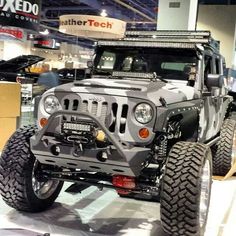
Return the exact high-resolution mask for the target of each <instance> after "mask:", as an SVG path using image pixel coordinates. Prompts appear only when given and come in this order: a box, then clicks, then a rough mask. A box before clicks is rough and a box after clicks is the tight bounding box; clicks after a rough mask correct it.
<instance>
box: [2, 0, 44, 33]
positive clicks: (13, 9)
mask: <svg viewBox="0 0 236 236" xmlns="http://www.w3.org/2000/svg"><path fill="white" fill-rule="evenodd" d="M40 11H41V0H27V1H24V0H0V22H1V25H5V26H15V27H20V28H25V29H29V30H34V31H37V30H38V26H39V20H40V19H39V17H40Z"/></svg>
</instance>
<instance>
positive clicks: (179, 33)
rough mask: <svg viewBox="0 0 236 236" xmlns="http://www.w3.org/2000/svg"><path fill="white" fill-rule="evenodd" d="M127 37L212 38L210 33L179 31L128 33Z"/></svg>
mask: <svg viewBox="0 0 236 236" xmlns="http://www.w3.org/2000/svg"><path fill="white" fill-rule="evenodd" d="M126 36H157V37H158V36H182V37H184V36H185V37H187V36H194V37H197V36H198V37H210V36H211V33H210V31H182V30H181V31H178V30H159V31H126Z"/></svg>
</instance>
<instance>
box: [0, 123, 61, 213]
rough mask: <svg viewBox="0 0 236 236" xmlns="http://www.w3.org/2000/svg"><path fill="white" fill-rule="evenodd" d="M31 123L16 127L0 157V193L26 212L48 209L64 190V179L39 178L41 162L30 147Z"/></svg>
mask: <svg viewBox="0 0 236 236" xmlns="http://www.w3.org/2000/svg"><path fill="white" fill-rule="evenodd" d="M34 134H35V128H34V127H32V126H29V127H24V128H21V129H19V130H17V131H16V132H15V133H14V134H13V135H12V137H11V138H10V139H9V141H8V143H7V144H6V146H5V148H4V150H3V152H2V157H1V158H0V193H1V195H2V198H3V200H4V201H5V202H6V203H7V204H8V205H9V206H11V207H13V208H15V209H17V210H20V211H27V212H39V211H43V210H46V209H47V208H49V207H50V206H51V205H52V204H53V203H54V201H55V199H56V198H57V196H58V194H59V193H60V191H61V188H62V185H63V182H60V181H56V180H47V179H43V178H38V177H37V172H38V169H39V168H40V163H38V162H37V161H36V159H35V157H34V155H33V153H32V152H31V150H30V137H32V136H33V135H34Z"/></svg>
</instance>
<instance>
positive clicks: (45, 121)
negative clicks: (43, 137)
mask: <svg viewBox="0 0 236 236" xmlns="http://www.w3.org/2000/svg"><path fill="white" fill-rule="evenodd" d="M47 123H48V119H47V118H41V119H40V121H39V124H40V126H41V127H42V128H43V127H44V126H46V124H47Z"/></svg>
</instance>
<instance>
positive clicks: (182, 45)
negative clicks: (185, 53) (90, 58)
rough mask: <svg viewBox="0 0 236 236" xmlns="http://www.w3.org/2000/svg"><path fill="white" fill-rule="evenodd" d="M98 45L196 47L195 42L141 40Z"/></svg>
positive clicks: (109, 42)
mask: <svg viewBox="0 0 236 236" xmlns="http://www.w3.org/2000/svg"><path fill="white" fill-rule="evenodd" d="M97 45H98V46H123V47H146V48H148V47H149V48H152V47H160V48H195V46H196V44H195V43H191V42H189V43H178V42H177V43H176V42H143V41H142V42H141V41H140V42H139V41H123V40H120V41H105V40H103V41H98V43H97Z"/></svg>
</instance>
